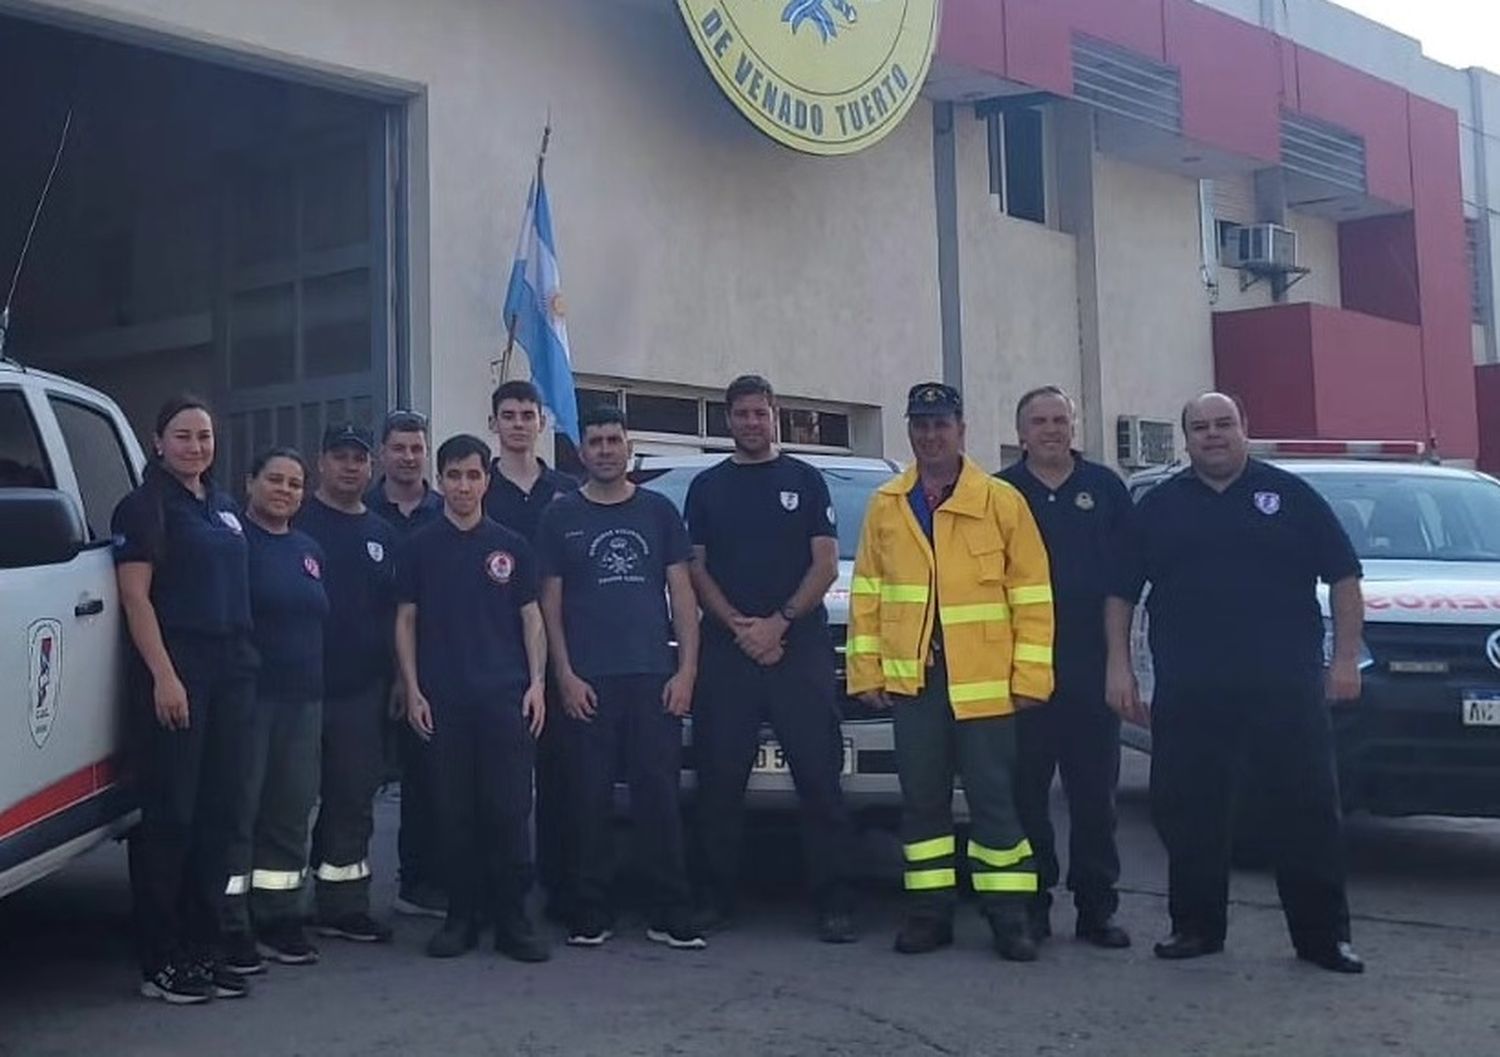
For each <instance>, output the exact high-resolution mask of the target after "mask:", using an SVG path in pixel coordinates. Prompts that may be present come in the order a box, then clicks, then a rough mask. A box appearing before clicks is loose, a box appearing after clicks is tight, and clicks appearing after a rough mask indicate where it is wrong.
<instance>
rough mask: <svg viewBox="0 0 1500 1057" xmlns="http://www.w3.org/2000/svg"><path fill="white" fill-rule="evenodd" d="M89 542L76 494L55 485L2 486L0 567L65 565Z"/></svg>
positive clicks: (0, 501)
mask: <svg viewBox="0 0 1500 1057" xmlns="http://www.w3.org/2000/svg"><path fill="white" fill-rule="evenodd" d="M88 542H89V536H88V529H87V528H86V527H85V526H84V523H83V514H82V512H81V511H80V510H79V509H78V504H77V503H75V502H74V501H73V497H72V496H69V495H65V494H64V493H62V492H59V491H57V490H56V489H52V488H0V569H24V568H29V567H31V566H36V565H62V564H64V563H66V562H70V561H72V560H73V559H74V558H76V557H77V556H78V552H79V551H81V550H83V548H84V547H86V546H88Z"/></svg>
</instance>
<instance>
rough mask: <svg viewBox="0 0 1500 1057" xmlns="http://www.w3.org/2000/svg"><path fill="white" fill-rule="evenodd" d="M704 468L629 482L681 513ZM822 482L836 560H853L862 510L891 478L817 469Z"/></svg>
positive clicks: (645, 474) (646, 474) (652, 473)
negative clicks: (833, 522) (833, 523)
mask: <svg viewBox="0 0 1500 1057" xmlns="http://www.w3.org/2000/svg"><path fill="white" fill-rule="evenodd" d="M705 469H707V467H706V466H679V467H676V468H675V469H670V470H651V469H646V470H640V471H637V472H636V473H633V474H631V479H632V480H634V481H635V482H636V483H637V484H639V485H640V486H641V487H642V488H649V489H651V490H652V491H655V492H660V493H661V494H662V495H664V496H666V497H667V498H668V499H670V500H672V502H673V503H675V504H677V509H678V510H681V509H682V507H683V504H684V503H686V502H687V491H688V485H690V484H692V483H693V478H694V477H697V476H698V474H700V473H702V472H703V471H704V470H705ZM818 469H819V472H821V473H822V474H823V480H825V481H827V482H828V494H829V495H830V496H831V497H832V498H833V509H834V513H835V514H836V515H837V516H838V528H839V557H840V558H842V559H844V560H846V561H853V560H854V552H855V550H856V549H857V548H858V547H859V530H860V526H861V525H863V524H864V520H865V507H867V506H868V505H869V503H870V496H871V495H872V494H873V493H874V491H875V489H877V488H879V487H880V486H881V485H882V484H884V483H885V482H886V481H888V480H890V479H891V476H892V475H891V474H890V473H887V472H886V471H884V470H867V469H863V468H860V469H848V470H846V469H843V468H837V469H835V468H832V467H828V466H820V467H819V468H818Z"/></svg>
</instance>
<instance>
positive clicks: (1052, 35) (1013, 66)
mask: <svg viewBox="0 0 1500 1057" xmlns="http://www.w3.org/2000/svg"><path fill="white" fill-rule="evenodd" d="M990 2H991V3H993V4H995V5H996V6H997V7H998V6H1000V4H1001V0H990ZM1004 8H1005V68H1006V70H1008V71H1009V76H1010V78H1011V80H1013V81H1020V82H1021V83H1022V84H1029V85H1031V86H1033V87H1035V88H1042V89H1045V90H1047V91H1049V92H1057V93H1059V94H1061V95H1072V94H1073V39H1072V32H1071V30H1070V28H1069V26H1068V23H1067V21H1066V20H1065V19H1064V18H1063V17H1062V16H1061V14H1060V13H1059V12H1058V9H1057V7H1056V6H1055V5H1054V4H1053V2H1052V0H1004ZM945 17H946V16H945Z"/></svg>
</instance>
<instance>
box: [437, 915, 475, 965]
mask: <svg viewBox="0 0 1500 1057" xmlns="http://www.w3.org/2000/svg"><path fill="white" fill-rule="evenodd" d="M478 942H479V929H478V928H476V927H475V925H474V923H473V922H472V921H461V920H459V919H457V918H449V919H448V920H446V921H444V922H443V927H442V928H440V929H438V930H437V932H435V933H433V936H432V939H430V940H428V941H427V957H429V958H457V957H458V956H459V955H461V954H468V953H469V952H470V951H472V950H473V949H474V945H475V944H476V943H478Z"/></svg>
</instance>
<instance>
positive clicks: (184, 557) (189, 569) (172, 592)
mask: <svg viewBox="0 0 1500 1057" xmlns="http://www.w3.org/2000/svg"><path fill="white" fill-rule="evenodd" d="M146 474H147V481H146V483H144V484H142V485H141V486H140V487H139V488H137V489H136V490H135V491H133V492H131V493H130V494H129V495H127V496H126V497H125V498H124V499H122V500H120V503H119V505H118V506H116V507H115V511H114V516H113V517H112V518H111V519H110V532H111V533H112V534H113V536H114V556H115V564H116V565H125V564H127V563H129V562H146V563H148V564H150V565H151V566H152V572H151V605H152V606H153V607H154V608H155V610H156V620H157V623H158V624H160V625H161V629H162V631H164V632H168V633H183V632H188V633H193V634H200V635H235V634H243V633H245V632H248V631H249V630H250V583H249V564H248V551H247V548H246V544H245V532H244V527H243V525H242V522H241V520H240V516H239V514H238V513H236V511H235V509H234V504H233V502H232V501H231V500H230V498H229V497H228V496H227V495H225V494H224V493H223V492H220V491H217V490H215V489H213V488H210V489H209V490H208V492H207V494H206V495H205V496H204V497H203V498H202V499H199V498H198V497H197V496H195V495H193V493H192V492H190V491H188V490H187V489H186V488H184V487H183V486H182V484H181V483H180V482H179V481H178V480H177V479H176V478H175V477H173V476H172V475H171V474H169V473H167V472H166V471H165V470H162V469H159V468H158V467H156V466H152V467H150V468H148V469H147V470H146ZM158 496H159V497H160V498H159V500H158Z"/></svg>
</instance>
